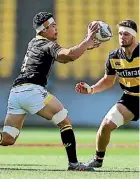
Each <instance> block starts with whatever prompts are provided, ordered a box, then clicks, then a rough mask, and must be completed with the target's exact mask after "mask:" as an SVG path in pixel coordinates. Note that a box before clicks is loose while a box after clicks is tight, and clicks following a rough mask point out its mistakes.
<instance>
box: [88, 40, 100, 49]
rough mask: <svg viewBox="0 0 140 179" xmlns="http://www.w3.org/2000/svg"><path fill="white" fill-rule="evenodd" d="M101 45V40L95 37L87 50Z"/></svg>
mask: <svg viewBox="0 0 140 179" xmlns="http://www.w3.org/2000/svg"><path fill="white" fill-rule="evenodd" d="M100 45H101V42H100V41H98V40H95V39H93V44H92V45H91V46H89V47H88V48H87V50H92V49H94V48H98V47H99V46H100Z"/></svg>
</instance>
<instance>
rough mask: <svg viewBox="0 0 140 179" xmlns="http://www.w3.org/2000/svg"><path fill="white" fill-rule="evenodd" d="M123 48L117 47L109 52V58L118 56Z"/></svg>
mask: <svg viewBox="0 0 140 179" xmlns="http://www.w3.org/2000/svg"><path fill="white" fill-rule="evenodd" d="M121 51H122V49H121V48H116V49H114V50H112V51H110V52H109V58H110V59H111V58H117V57H118V56H119V55H120V54H121V53H122V52H121Z"/></svg>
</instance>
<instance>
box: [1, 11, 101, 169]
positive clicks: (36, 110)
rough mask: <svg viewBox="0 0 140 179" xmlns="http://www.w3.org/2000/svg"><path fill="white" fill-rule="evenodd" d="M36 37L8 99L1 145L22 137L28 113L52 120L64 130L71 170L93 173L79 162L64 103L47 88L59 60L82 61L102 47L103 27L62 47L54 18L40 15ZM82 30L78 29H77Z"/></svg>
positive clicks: (93, 28) (92, 28) (35, 22)
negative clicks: (87, 53)
mask: <svg viewBox="0 0 140 179" xmlns="http://www.w3.org/2000/svg"><path fill="white" fill-rule="evenodd" d="M33 27H34V29H35V31H36V37H35V38H33V39H32V40H31V41H30V42H29V44H28V48H27V52H26V54H25V58H24V61H23V64H22V67H21V71H20V74H19V75H18V77H17V78H16V79H15V81H14V83H13V86H12V89H11V91H10V95H9V99H8V109H7V115H6V118H5V122H4V127H3V131H2V132H1V133H0V145H2V146H7V145H13V144H14V143H15V141H16V139H17V138H18V136H19V133H20V130H21V128H22V126H23V122H24V118H25V116H26V113H27V112H30V113H31V114H37V115H39V116H41V117H43V118H46V119H47V120H50V121H52V122H53V123H55V124H56V125H57V126H58V127H59V128H60V134H61V139H62V143H63V145H64V146H65V149H66V152H67V156H68V162H69V166H68V170H78V171H81V170H86V171H87V170H93V169H92V168H90V167H86V166H85V165H83V164H82V163H79V162H78V160H77V155H76V141H75V135H74V132H73V129H72V124H71V122H70V119H69V117H68V111H67V109H65V108H64V106H63V104H62V103H61V102H60V101H59V100H58V99H57V98H56V97H55V96H54V95H52V94H50V93H49V92H48V91H47V89H46V88H45V86H46V84H47V80H48V78H49V74H50V72H51V70H52V67H53V64H54V62H55V61H57V62H60V63H68V62H72V61H74V60H76V59H78V58H79V57H80V56H81V55H82V54H83V53H84V52H85V51H86V50H87V49H89V48H91V47H92V48H96V47H98V46H99V45H100V43H99V42H97V41H96V40H95V39H94V34H95V33H96V32H97V31H98V29H99V25H98V24H97V23H96V24H95V25H90V27H88V32H87V36H86V38H85V39H84V40H83V41H82V42H81V43H79V44H78V45H76V46H73V47H71V48H68V49H66V48H62V47H61V46H60V45H59V44H58V43H57V35H58V31H57V25H56V22H55V20H54V18H53V15H52V14H51V13H49V12H40V13H38V14H36V15H35V16H34V18H33ZM77 28H78V27H77Z"/></svg>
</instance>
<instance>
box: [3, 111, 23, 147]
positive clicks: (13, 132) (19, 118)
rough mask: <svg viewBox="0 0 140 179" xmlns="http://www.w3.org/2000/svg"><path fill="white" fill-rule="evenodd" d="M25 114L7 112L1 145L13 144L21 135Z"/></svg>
mask: <svg viewBox="0 0 140 179" xmlns="http://www.w3.org/2000/svg"><path fill="white" fill-rule="evenodd" d="M24 117H25V114H7V115H6V118H5V122H4V127H3V131H2V132H0V145H3V146H7V145H13V144H14V143H15V141H16V139H17V138H18V136H19V133H20V129H21V128H22V125H23V121H24Z"/></svg>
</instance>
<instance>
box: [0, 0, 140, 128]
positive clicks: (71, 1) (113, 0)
mask: <svg viewBox="0 0 140 179" xmlns="http://www.w3.org/2000/svg"><path fill="white" fill-rule="evenodd" d="M39 11H50V12H52V13H54V14H55V18H56V21H57V25H58V30H59V38H58V41H59V43H60V44H61V45H62V46H64V47H70V46H72V45H76V44H77V43H79V42H80V41H81V40H82V39H83V38H84V36H85V34H86V31H87V25H88V23H89V22H91V21H93V20H103V21H105V22H107V23H108V24H109V25H110V26H111V28H112V29H113V34H114V37H113V38H112V39H111V40H110V41H109V42H107V43H104V44H102V45H101V47H100V48H99V49H95V50H92V51H88V52H86V53H85V54H84V55H83V56H82V57H81V58H80V59H79V60H77V61H76V62H74V63H73V64H72V63H71V64H67V65H63V64H58V63H56V64H55V67H54V70H53V72H52V74H51V77H50V79H49V83H48V90H49V91H50V92H51V93H53V94H54V95H56V96H57V97H58V99H60V100H61V101H62V102H63V104H64V105H65V107H66V108H67V109H68V111H69V115H70V117H71V120H72V123H73V125H75V126H80V127H91V126H92V127H97V126H99V124H100V122H101V121H102V119H103V117H104V115H105V113H106V112H107V111H108V110H109V108H110V107H111V106H112V105H113V104H114V103H115V102H116V101H117V100H118V99H119V98H120V96H121V94H122V91H121V89H120V88H119V86H118V84H116V85H115V87H114V88H113V89H111V90H108V91H106V92H103V93H101V94H96V95H93V96H84V95H80V94H77V93H76V92H75V91H74V86H75V84H76V82H78V81H80V80H82V81H83V80H85V81H86V82H88V83H90V84H93V83H95V82H96V81H97V80H99V79H100V78H101V77H102V75H103V74H104V62H105V60H106V57H107V55H108V52H109V51H111V50H112V49H114V48H117V47H118V37H117V28H116V24H117V23H118V22H119V21H121V20H124V19H133V20H134V21H136V23H137V24H139V16H138V14H139V1H138V0H123V1H118V0H107V1H106V0H94V1H93V0H47V1H46V0H30V1H27V0H24V1H21V0H0V26H1V27H0V54H1V55H3V56H4V60H3V61H2V62H1V63H0V106H1V110H0V125H1V126H2V125H3V121H4V118H5V114H6V106H7V99H8V95H9V91H10V88H11V85H12V82H13V80H14V78H15V77H16V76H17V74H18V73H19V70H20V66H21V63H22V61H23V58H24V54H25V52H26V48H27V44H28V42H29V41H30V40H31V39H32V38H33V37H34V36H35V31H34V30H33V28H32V18H33V16H34V15H35V14H36V13H38V12H39ZM24 125H25V126H38V125H39V126H52V124H51V123H49V122H47V121H46V120H44V119H42V118H39V117H38V116H35V115H33V116H31V115H28V116H27V119H26V120H25V124H24ZM125 127H127V128H137V127H138V122H136V123H131V124H129V125H126V126H125Z"/></svg>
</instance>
